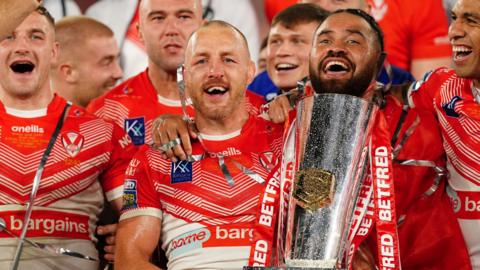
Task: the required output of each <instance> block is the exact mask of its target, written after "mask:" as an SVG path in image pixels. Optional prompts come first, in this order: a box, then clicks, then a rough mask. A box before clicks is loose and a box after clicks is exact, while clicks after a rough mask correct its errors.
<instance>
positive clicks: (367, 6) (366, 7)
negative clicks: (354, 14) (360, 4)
mask: <svg viewBox="0 0 480 270" xmlns="http://www.w3.org/2000/svg"><path fill="white" fill-rule="evenodd" d="M363 11H365V12H367V13H368V14H370V15H372V13H371V12H372V5H370V3H365V7H364V8H363Z"/></svg>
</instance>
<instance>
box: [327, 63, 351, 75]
mask: <svg viewBox="0 0 480 270" xmlns="http://www.w3.org/2000/svg"><path fill="white" fill-rule="evenodd" d="M323 71H324V72H325V73H346V72H349V71H350V67H349V66H348V65H347V64H346V63H344V62H341V61H327V62H326V64H325V65H324V68H323Z"/></svg>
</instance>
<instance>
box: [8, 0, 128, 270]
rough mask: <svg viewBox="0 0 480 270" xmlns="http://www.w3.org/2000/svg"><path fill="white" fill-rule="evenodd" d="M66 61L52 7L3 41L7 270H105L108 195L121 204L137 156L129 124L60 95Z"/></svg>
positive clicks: (30, 18) (116, 206) (32, 15)
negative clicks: (103, 227)
mask: <svg viewBox="0 0 480 270" xmlns="http://www.w3.org/2000/svg"><path fill="white" fill-rule="evenodd" d="M57 56H58V44H57V43H56V42H55V33H54V22H53V19H52V17H51V16H50V15H49V13H48V11H47V10H46V9H45V8H43V7H42V6H39V7H38V8H37V10H36V11H34V12H32V13H30V15H29V16H28V17H27V18H26V19H25V20H24V21H23V22H22V23H21V24H20V25H19V26H18V27H17V28H16V29H15V30H14V31H13V32H12V33H11V34H10V35H8V36H7V38H5V39H3V40H2V41H0V74H2V75H1V76H0V130H1V131H2V132H1V134H0V152H1V154H0V179H1V181H0V223H1V227H2V228H1V230H0V269H17V267H18V269H23V270H25V269H36V270H37V269H38V270H47V269H61V270H67V269H68V270H86V269H88V270H96V269H98V262H97V261H95V260H96V259H97V258H98V253H97V250H96V248H95V245H94V241H95V238H94V236H93V233H94V231H95V223H96V221H97V219H98V218H97V216H98V214H99V213H100V211H101V209H102V207H103V202H104V194H105V195H106V197H107V200H108V201H109V202H111V203H112V205H113V207H114V209H116V210H117V211H118V210H120V207H121V194H122V191H123V179H124V172H125V169H126V167H127V165H128V162H129V161H130V159H131V158H132V156H133V154H134V152H135V149H134V147H133V145H132V144H131V141H130V140H129V137H128V135H126V134H125V133H124V132H123V131H122V130H121V129H120V127H117V126H116V125H114V124H113V123H110V122H106V121H104V120H101V119H99V118H97V117H95V116H94V115H91V114H88V113H87V112H86V111H85V110H84V109H82V108H80V107H78V106H75V105H72V106H70V104H69V103H67V102H66V100H64V99H63V98H62V97H60V96H58V95H56V94H54V93H53V91H52V89H51V87H50V77H49V73H50V68H51V63H52V62H53V61H55V60H56V58H57ZM25 237H27V238H28V240H30V241H26V239H25ZM32 241H33V242H32ZM70 251H72V252H70ZM61 254H63V255H61ZM68 254H70V255H72V254H73V255H77V256H76V257H75V256H66V255H68ZM92 258H93V260H91V259H92ZM14 262H15V263H18V264H13V263H14Z"/></svg>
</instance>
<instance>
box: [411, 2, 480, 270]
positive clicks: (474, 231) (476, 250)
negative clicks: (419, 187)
mask: <svg viewBox="0 0 480 270" xmlns="http://www.w3.org/2000/svg"><path fill="white" fill-rule="evenodd" d="M449 39H450V43H451V45H452V49H453V69H448V68H440V69H437V70H435V71H433V72H431V73H429V74H427V75H425V77H424V79H423V80H422V81H419V82H417V83H415V84H413V85H412V86H411V87H410V91H409V93H408V94H407V95H405V96H407V97H408V102H406V103H409V104H410V106H411V107H413V108H416V109H418V110H427V111H429V112H432V113H434V114H435V115H436V116H437V118H438V123H437V125H438V126H439V128H440V130H441V132H442V136H443V148H444V149H445V151H446V154H447V169H448V172H449V176H448V184H449V189H448V195H449V196H450V198H451V199H452V202H453V208H454V211H455V216H456V217H457V219H458V222H459V223H460V227H461V228H462V233H463V236H464V238H465V241H466V243H467V246H468V251H469V255H470V260H471V262H472V266H473V268H474V269H479V268H480V234H478V228H479V226H480V216H479V213H480V139H479V134H480V90H479V89H480V45H479V44H480V2H479V1H476V0H459V1H458V2H457V3H456V4H455V6H454V8H453V10H452V24H451V25H450V29H449Z"/></svg>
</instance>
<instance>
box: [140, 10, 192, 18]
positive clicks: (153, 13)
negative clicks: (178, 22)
mask: <svg viewBox="0 0 480 270" xmlns="http://www.w3.org/2000/svg"><path fill="white" fill-rule="evenodd" d="M173 13H174V14H181V13H190V14H195V12H193V10H191V9H179V10H175V11H174V12H173ZM165 14H168V12H166V11H164V10H154V11H152V12H150V13H148V16H147V17H151V16H154V15H165Z"/></svg>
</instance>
